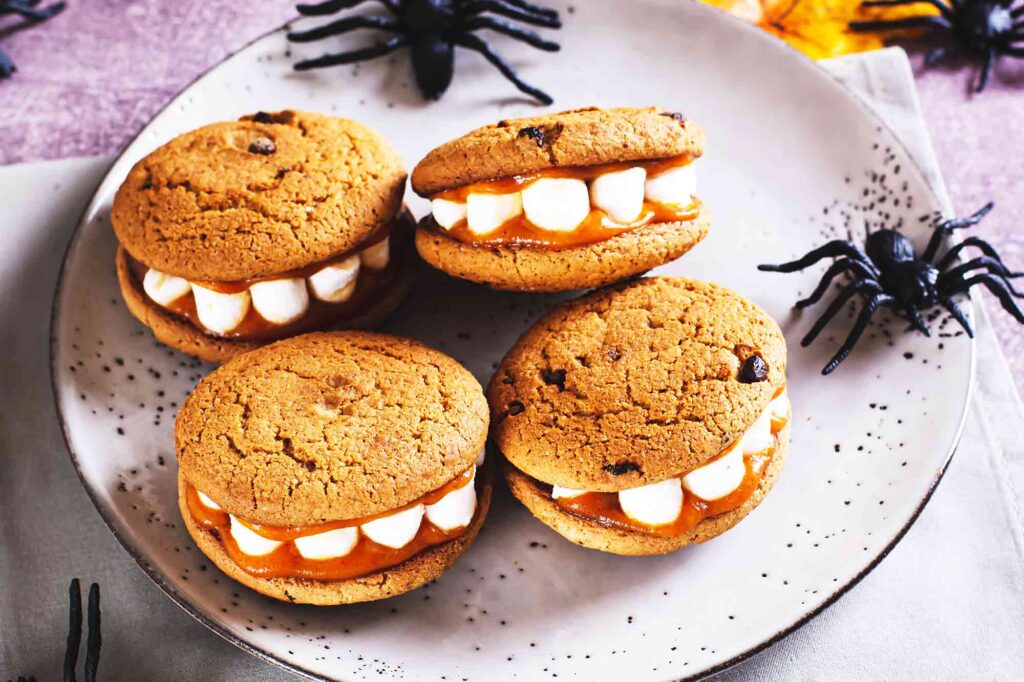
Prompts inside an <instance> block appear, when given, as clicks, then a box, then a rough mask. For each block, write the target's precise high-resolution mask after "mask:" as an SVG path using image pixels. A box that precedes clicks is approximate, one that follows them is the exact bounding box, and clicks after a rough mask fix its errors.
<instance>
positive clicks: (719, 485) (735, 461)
mask: <svg viewBox="0 0 1024 682" xmlns="http://www.w3.org/2000/svg"><path fill="white" fill-rule="evenodd" d="M741 446H742V443H739V444H737V445H736V447H734V448H732V449H731V450H729V452H728V453H726V454H725V456H724V457H719V458H718V459H716V460H715V461H713V462H711V463H710V464H705V465H704V466H702V467H699V468H697V469H694V470H693V471H691V472H690V473H688V474H686V476H683V485H684V486H685V487H686V489H687V490H689V491H690V492H691V493H693V494H694V495H696V496H697V497H699V498H700V499H702V500H708V501H710V500H717V499H719V498H722V497H725V496H726V495H728V494H729V493H731V492H732V491H734V490H736V488H739V487H740V484H741V483H743V477H744V476H745V475H746V473H747V467H746V464H745V463H744V462H743V448H742V447H741Z"/></svg>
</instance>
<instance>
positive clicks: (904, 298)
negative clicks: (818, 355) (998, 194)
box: [758, 202, 1024, 374]
mask: <svg viewBox="0 0 1024 682" xmlns="http://www.w3.org/2000/svg"><path fill="white" fill-rule="evenodd" d="M993 206H994V204H992V203H991V202H989V203H988V204H986V205H985V206H984V207H982V209H981V210H979V211H978V212H977V213H975V214H974V215H972V216H970V217H969V218H954V219H952V220H947V221H945V222H943V223H941V224H939V225H938V226H937V227H936V228H935V232H934V233H932V236H931V239H930V240H929V241H928V246H927V247H926V248H925V250H924V254H922V255H921V256H920V257H918V255H917V253H916V252H915V251H914V247H913V245H911V243H910V240H909V239H907V238H906V237H905V236H904V235H902V234H900V233H899V232H897V231H896V230H889V229H882V230H878V231H877V232H872V233H870V234H868V236H867V240H866V241H865V244H864V246H865V251H861V250H860V248H858V247H857V246H856V245H855V244H854V243H853V242H850V241H847V240H843V239H836V240H834V241H831V242H829V243H828V244H825V245H824V246H821V247H818V248H816V249H814V250H813V251H811V252H809V253H808V254H807V255H805V256H804V257H803V258H799V259H797V260H795V261H791V262H789V263H783V264H781V265H759V266H758V269H759V270H766V271H769V272H795V271H796V270H803V269H804V268H806V267H807V266H809V265H813V264H814V263H817V262H818V261H819V260H821V259H823V258H837V260H836V261H835V262H834V263H832V265H831V267H829V269H828V270H827V271H826V272H825V274H824V276H823V277H822V278H821V282H819V283H818V286H817V288H816V289H815V290H814V291H813V292H812V293H811V295H810V296H808V297H807V298H805V299H802V300H800V301H797V303H796V307H797V308H806V307H807V306H809V305H811V304H812V303H816V302H818V301H820V300H821V298H822V297H823V296H824V295H825V292H826V291H827V290H828V287H829V285H830V284H832V281H833V280H834V279H835V278H836V277H837V276H838V275H840V274H841V273H850V274H852V275H853V280H852V281H851V282H850V283H849V284H847V285H846V286H845V287H843V289H842V291H841V292H840V293H839V295H838V296H836V298H835V300H833V301H832V303H831V304H829V306H828V308H827V309H826V310H825V312H824V313H823V314H822V316H821V317H820V318H818V320H817V321H816V322H815V323H814V326H813V327H811V330H810V331H809V332H807V335H806V336H805V337H804V338H803V339H802V340H801V342H800V344H801V345H802V346H808V345H810V344H811V342H812V341H814V339H815V338H817V336H818V334H820V333H821V331H822V329H824V328H825V325H827V324H828V323H829V321H830V320H831V319H832V318H833V317H835V316H836V313H838V312H839V311H840V309H842V307H843V306H844V305H845V304H846V302H847V301H849V300H850V299H851V298H852V297H853V296H855V295H856V294H861V295H862V296H863V297H864V301H865V302H864V307H863V308H861V310H860V313H859V314H858V315H857V321H856V322H855V323H854V325H853V329H852V330H851V331H850V334H849V336H847V337H846V340H845V341H844V342H843V344H842V345H841V346H840V347H839V351H838V352H837V353H836V354H835V355H834V356H833V357H832V359H831V360H829V362H828V364H827V365H825V368H824V369H823V370H822V371H821V373H822V374H829V373H831V372H832V370H834V369H835V368H836V367H838V366H839V363H841V362H842V361H843V360H845V359H846V356H848V355H849V354H850V351H851V350H853V347H854V345H855V344H856V343H857V340H858V339H859V338H860V335H861V334H862V333H863V332H864V329H865V328H866V327H867V326H868V322H869V321H870V320H871V316H872V315H873V314H874V312H875V311H876V310H878V309H879V308H882V307H885V308H891V309H893V310H894V311H895V312H896V313H897V314H898V315H900V316H901V317H904V318H906V319H907V320H909V321H910V325H911V328H913V329H917V330H918V331H920V332H922V333H923V334H924V335H925V336H931V332H930V331H929V330H928V325H927V324H925V321H924V318H923V317H922V316H921V311H923V310H926V309H928V308H931V307H932V306H935V305H941V306H943V307H944V308H945V309H946V310H948V311H949V313H950V314H951V315H952V316H953V318H954V319H956V321H957V322H959V323H960V326H962V327H963V328H964V330H965V331H966V332H967V334H968V335H970V336H972V337H973V336H974V331H973V330H972V329H971V325H970V323H969V322H968V321H967V317H966V316H965V315H964V313H963V311H962V310H961V309H960V307H959V306H958V305H957V304H956V302H955V301H953V296H955V295H956V294H961V293H965V292H966V291H967V290H968V289H970V288H971V287H972V286H974V285H975V284H983V285H984V286H985V287H987V288H988V290H989V291H991V292H992V293H993V294H994V295H995V296H996V297H997V298H998V299H999V302H1000V303H1002V305H1003V308H1004V309H1005V310H1006V311H1007V312H1008V313H1010V314H1011V315H1013V316H1014V317H1015V318H1016V319H1017V321H1018V322H1021V323H1024V312H1022V311H1021V309H1020V308H1019V307H1018V306H1017V303H1016V301H1014V300H1013V299H1014V297H1015V296H1017V297H1019V296H1020V295H1021V294H1020V293H1019V292H1018V291H1017V290H1016V289H1014V288H1013V285H1011V284H1010V282H1009V281H1008V280H1009V279H1012V278H1014V277H1020V276H1021V275H1022V274H1024V273H1020V272H1010V271H1009V270H1008V269H1007V268H1006V266H1005V265H1004V264H1003V261H1002V260H1001V259H1000V258H999V254H998V253H996V250H995V249H994V248H993V247H992V245H991V244H989V243H988V242H986V241H985V240H983V239H979V238H978V237H967V238H966V239H964V240H963V241H962V242H960V243H959V244H957V245H956V246H954V247H952V248H951V249H949V250H948V251H946V253H945V254H944V255H943V256H942V258H940V259H939V261H938V262H937V263H935V262H934V260H935V256H936V254H937V253H938V250H939V246H940V244H941V243H942V238H943V237H944V236H946V235H947V234H949V233H950V232H952V231H953V230H959V229H962V228H965V227H971V226H973V225H977V224H978V222H980V221H981V219H982V218H984V217H985V215H986V214H987V213H988V212H989V211H991V210H992V207H993ZM971 246H973V247H975V248H977V249H978V250H979V251H981V253H982V255H981V256H978V257H976V258H973V259H971V260H968V261H967V262H965V263H961V264H959V265H957V264H956V259H957V256H959V255H960V254H961V252H963V251H964V250H965V249H966V248H968V247H971Z"/></svg>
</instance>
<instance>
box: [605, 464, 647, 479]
mask: <svg viewBox="0 0 1024 682" xmlns="http://www.w3.org/2000/svg"><path fill="white" fill-rule="evenodd" d="M601 468H602V469H604V470H605V471H607V472H608V473H609V474H611V475H612V476H621V475H622V474H628V473H630V472H631V471H640V467H639V466H637V465H636V464H634V463H633V462H616V463H615V464H605V465H604V466H603V467H601Z"/></svg>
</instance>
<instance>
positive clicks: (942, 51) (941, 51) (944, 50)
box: [924, 46, 949, 66]
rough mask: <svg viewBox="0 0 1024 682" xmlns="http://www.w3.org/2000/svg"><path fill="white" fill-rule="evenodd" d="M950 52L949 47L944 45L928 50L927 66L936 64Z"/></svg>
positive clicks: (926, 56)
mask: <svg viewBox="0 0 1024 682" xmlns="http://www.w3.org/2000/svg"><path fill="white" fill-rule="evenodd" d="M947 54H949V48H948V47H945V46H942V47H936V48H933V49H931V50H928V54H926V55H925V56H924V65H925V66H934V65H935V63H936V62H937V61H939V60H940V59H942V58H943V57H945V56H946V55H947Z"/></svg>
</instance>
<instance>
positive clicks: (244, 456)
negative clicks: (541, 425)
mask: <svg viewBox="0 0 1024 682" xmlns="http://www.w3.org/2000/svg"><path fill="white" fill-rule="evenodd" d="M487 422H488V420H487V403H486V400H485V399H484V396H483V391H482V390H481V388H480V384H479V383H477V381H476V379H474V378H473V375H472V374H470V373H469V371H468V370H466V369H465V368H464V367H462V366H461V365H460V364H459V363H457V362H456V361H455V360H453V359H451V358H450V357H448V356H446V355H444V354H443V353H440V352H438V351H436V350H433V349H431V348H428V347H427V346H424V345H423V344H421V343H419V342H416V341H412V340H409V339H403V338H399V337H395V336H388V335H384V334H370V333H365V332H333V333H330V332H329V333H317V334H308V335H306V336H298V337H295V338H292V339H287V340H285V341H280V342H278V343H275V344H272V345H269V346H265V347H263V348H260V349H258V350H255V351H253V352H251V353H247V354H245V355H242V356H239V357H237V358H235V359H233V360H231V361H229V362H228V363H227V364H225V365H223V366H221V367H220V368H219V369H217V370H215V371H214V372H213V373H212V374H210V375H208V376H207V377H206V378H204V379H203V380H202V381H201V382H200V383H199V385H198V386H197V387H196V389H195V391H193V392H192V395H190V396H189V398H188V400H187V401H186V402H185V404H184V405H183V406H182V407H181V410H180V412H179V413H178V417H177V421H176V422H175V425H174V443H175V449H176V451H177V455H178V464H179V466H180V467H181V471H182V474H183V475H184V476H185V479H186V480H187V481H189V482H190V483H192V484H193V485H195V486H196V487H197V488H198V489H199V490H202V491H203V492H204V493H206V494H207V495H209V496H210V497H211V498H212V499H214V500H215V501H216V502H217V503H218V504H219V505H221V506H222V507H223V508H224V509H225V510H226V511H228V512H230V513H232V514H235V515H236V516H239V517H241V518H244V519H246V520H247V521H250V522H254V523H264V524H271V525H277V526H290V525H300V526H302V525H309V524H312V523H317V522H322V521H333V520H340V519H351V518H360V517H364V516H368V515H371V514H378V513H381V512H385V511H391V510H394V509H396V508H398V507H400V506H402V505H404V504H407V503H409V502H411V501H413V500H415V499H417V498H419V497H421V496H423V495H425V494H426V493H428V492H430V491H432V490H436V489H437V488H440V487H441V486H442V485H444V484H445V483H447V482H449V481H451V480H452V479H453V478H455V476H457V475H458V474H460V473H462V472H463V471H465V470H466V469H468V468H469V467H470V466H472V465H473V463H474V461H475V459H476V457H477V455H478V454H479V453H480V451H481V450H482V449H483V446H484V443H485V441H486V438H487Z"/></svg>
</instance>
